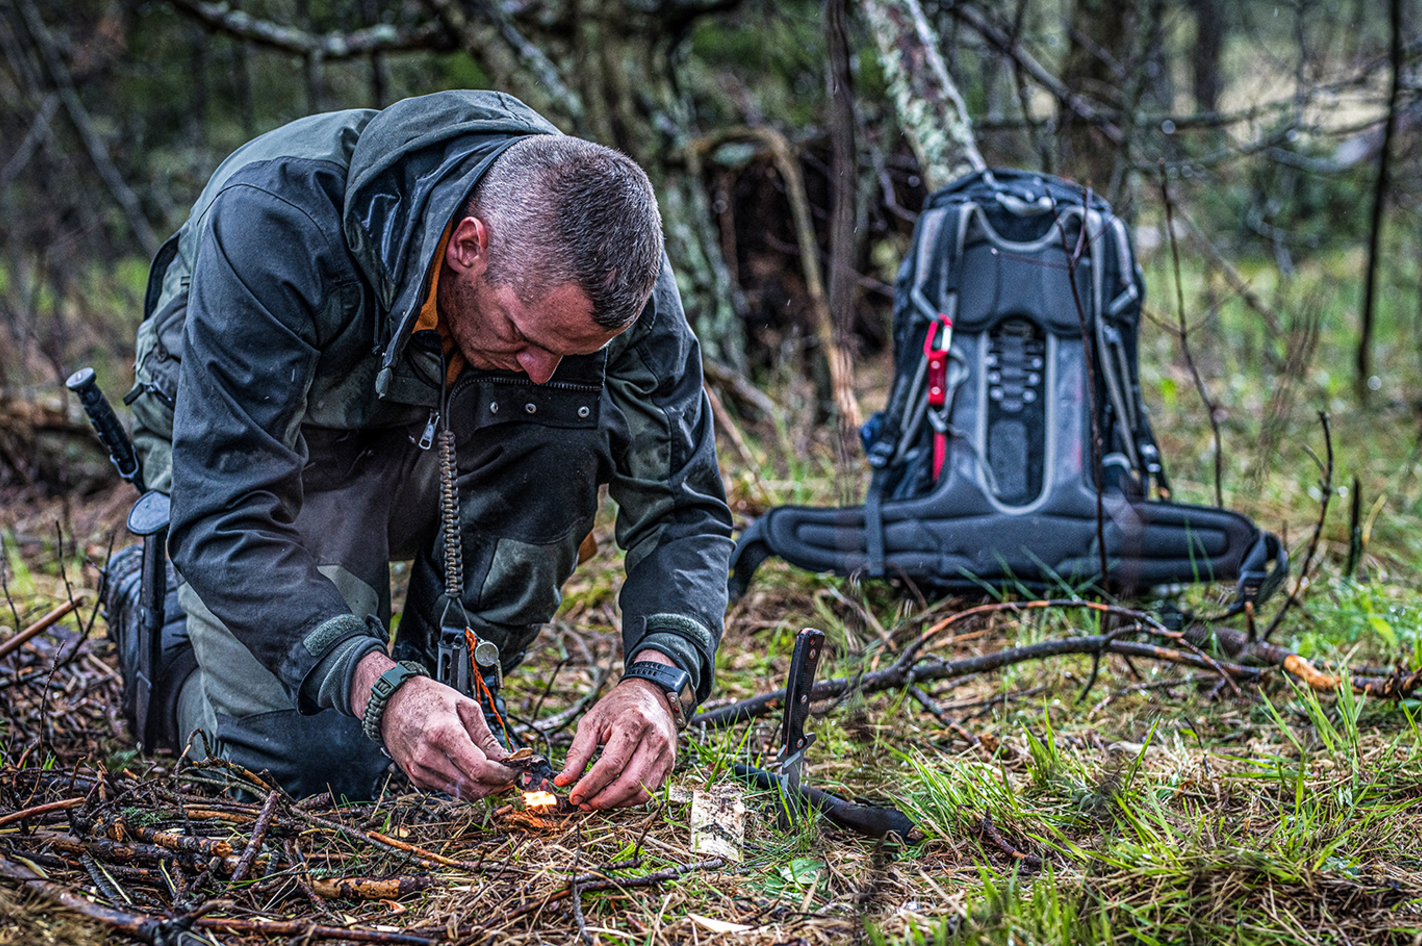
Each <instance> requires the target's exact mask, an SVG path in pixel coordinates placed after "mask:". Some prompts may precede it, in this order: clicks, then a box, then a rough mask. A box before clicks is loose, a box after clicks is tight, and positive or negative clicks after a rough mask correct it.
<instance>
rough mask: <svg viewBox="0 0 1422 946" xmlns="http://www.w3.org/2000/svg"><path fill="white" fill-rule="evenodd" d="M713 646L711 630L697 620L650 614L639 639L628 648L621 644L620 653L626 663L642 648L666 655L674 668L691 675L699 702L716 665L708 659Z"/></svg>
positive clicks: (705, 694) (710, 680) (708, 690)
mask: <svg viewBox="0 0 1422 946" xmlns="http://www.w3.org/2000/svg"><path fill="white" fill-rule="evenodd" d="M715 647H716V644H715V641H714V640H713V639H712V637H711V632H710V631H708V630H707V629H706V628H705V627H703V626H702V624H701V622H700V621H697V620H695V619H694V618H689V617H686V616H685V615H682V614H651V615H648V616H647V619H646V622H645V625H644V630H643V633H642V636H641V638H639V639H638V640H637V641H635V642H634V643H633V644H632V646H630V647H629V646H626V645H625V644H624V646H623V654H624V659H625V660H626V661H627V662H628V663H631V662H632V659H633V658H634V657H636V656H637V654H638V653H639V652H640V651H643V650H655V651H657V652H658V653H660V654H663V655H665V656H666V657H667V658H668V659H669V660H671V662H672V663H674V664H676V666H677V669H679V670H685V671H686V672H687V674H688V675H690V677H691V686H692V689H693V690H695V691H696V702H698V703H700V702H701V701H703V700H705V699H706V697H707V696H709V695H710V693H711V683H712V680H713V678H714V676H715V666H714V665H713V663H712V661H711V659H710V658H711V655H714V654H715Z"/></svg>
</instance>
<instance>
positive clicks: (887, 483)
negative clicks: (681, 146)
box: [730, 170, 1288, 610]
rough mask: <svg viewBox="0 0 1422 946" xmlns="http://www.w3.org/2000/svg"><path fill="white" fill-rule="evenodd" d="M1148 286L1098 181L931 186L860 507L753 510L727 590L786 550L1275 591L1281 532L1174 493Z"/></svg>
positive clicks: (980, 572)
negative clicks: (1092, 186)
mask: <svg viewBox="0 0 1422 946" xmlns="http://www.w3.org/2000/svg"><path fill="white" fill-rule="evenodd" d="M1073 283H1074V286H1073ZM1143 299H1144V284H1143V282H1142V277H1141V270H1140V267H1139V265H1137V263H1136V260H1135V257H1134V255H1133V254H1132V251H1131V244H1130V240H1129V237H1128V235H1127V231H1126V228H1125V225H1124V224H1123V223H1122V222H1121V220H1119V219H1118V218H1116V217H1115V216H1114V215H1112V213H1111V209H1110V207H1109V206H1107V204H1106V202H1105V201H1103V200H1100V199H1099V198H1094V197H1091V196H1090V195H1089V194H1088V193H1087V192H1086V191H1085V190H1084V189H1083V188H1081V187H1078V186H1077V185H1074V184H1070V183H1068V182H1066V181H1063V180H1060V179H1058V178H1054V177H1050V176H1048V175H1045V174H1033V173H1029V172H1023V171H1010V170H995V171H984V172H981V173H976V174H971V175H969V176H967V177H965V178H962V179H961V180H959V181H957V182H956V183H954V184H951V185H949V186H948V187H946V188H944V189H943V190H941V191H938V192H937V193H935V194H933V195H932V196H931V197H930V198H929V199H928V201H927V204H926V206H925V208H924V212H923V214H922V215H921V216H920V217H919V220H918V223H917V226H916V227H915V230H914V236H913V245H912V247H911V249H910V251H909V254H908V256H907V258H906V259H905V260H904V262H903V265H902V267H901V268H900V270H899V275H898V281H897V285H896V287H895V295H894V345H895V352H896V361H895V374H894V383H893V387H892V389H891V391H890V394H889V400H888V403H887V405H886V407H885V408H884V410H883V411H881V412H880V413H878V414H875V415H874V417H873V418H871V419H870V420H869V422H868V423H867V424H865V425H864V430H863V432H862V433H863V438H864V444H865V450H866V453H867V454H868V459H869V464H870V466H871V467H872V468H873V471H874V472H873V479H872V482H871V484H870V486H869V490H868V494H867V496H866V497H865V502H864V505H862V506H853V507H844V508H830V509H825V508H815V507H807V506H782V507H778V508H775V509H772V510H770V511H769V512H768V513H767V514H766V515H765V516H763V517H762V518H760V519H758V520H755V521H754V522H752V523H751V524H750V525H749V526H748V527H747V528H746V530H745V531H744V532H743V533H742V534H741V536H740V539H739V541H738V542H737V543H736V549H735V553H734V555H733V557H732V571H731V579H730V585H731V594H732V596H733V597H738V596H739V595H741V594H743V593H744V592H745V590H746V588H747V587H748V586H749V584H750V581H751V577H752V575H753V574H754V572H755V570H756V568H757V567H758V566H759V565H760V563H761V562H763V561H764V560H765V559H766V558H767V557H768V556H770V555H779V556H780V557H782V558H784V559H785V560H786V561H789V562H791V563H792V564H795V565H798V566H801V567H803V568H808V569H812V570H814V571H822V572H834V573H836V574H840V575H864V576H869V577H888V578H901V579H908V580H910V581H912V582H914V583H915V584H916V585H918V586H919V587H921V588H926V589H931V590H935V591H948V592H963V591H974V590H983V589H987V588H992V589H1001V588H1007V589H1014V590H1018V591H1032V592H1040V591H1043V590H1056V591H1062V592H1071V593H1075V592H1078V591H1082V590H1087V589H1094V590H1095V591H1110V592H1114V593H1122V594H1128V593H1131V592H1134V591H1138V590H1140V589H1143V588H1145V587H1148V586H1152V585H1161V584H1172V583H1179V582H1192V581H1211V580H1235V579H1238V580H1239V583H1240V590H1239V596H1238V598H1237V600H1236V602H1235V605H1234V606H1233V608H1232V610H1239V609H1242V608H1243V606H1244V603H1245V602H1246V601H1255V600H1262V598H1264V597H1266V596H1267V595H1268V594H1269V593H1270V592H1271V591H1272V590H1273V589H1274V588H1275V587H1276V586H1277V584H1278V583H1279V582H1280V581H1282V579H1283V578H1284V576H1285V574H1286V573H1287V563H1288V559H1287V555H1286V553H1285V552H1284V550H1283V547H1282V545H1281V544H1280V543H1279V541H1278V539H1277V538H1275V537H1274V536H1273V535H1271V534H1269V533H1266V532H1261V531H1260V530H1259V529H1258V528H1256V527H1255V525H1254V524H1253V523H1252V522H1250V521H1249V519H1247V518H1246V517H1244V516H1242V515H1240V514H1239V513H1236V512H1231V511H1229V510H1225V509H1216V508H1212V507H1204V506H1192V505H1184V504H1180V503H1173V502H1169V501H1168V497H1169V495H1170V490H1169V484H1168V482H1167V480H1166V477H1165V472H1164V470H1163V468H1162V465H1161V458H1160V452H1159V450H1158V449H1157V448H1156V443H1155V437H1154V435H1153V434H1152V432H1151V428H1150V423H1149V422H1148V420H1147V419H1146V412H1145V406H1144V404H1143V403H1142V401H1141V396H1140V383H1139V376H1138V370H1137V360H1136V348H1137V332H1138V327H1139V320H1140V312H1141V304H1142V301H1143ZM1093 417H1094V418H1095V424H1096V427H1097V429H1098V431H1099V437H1100V443H1101V445H1102V446H1101V448H1100V449H1099V450H1094V449H1093V444H1092V441H1093V430H1092V427H1093V424H1092V418H1093ZM1098 486H1099V488H1098ZM1152 488H1153V489H1154V491H1155V492H1156V494H1157V495H1159V496H1161V497H1162V499H1160V500H1150V499H1147V496H1148V494H1149V493H1150V492H1151V490H1152ZM1100 538H1104V540H1105V546H1106V555H1105V558H1106V562H1107V569H1106V574H1105V575H1104V576H1103V575H1102V568H1101V562H1102V555H1101V544H1100V541H1099V539H1100Z"/></svg>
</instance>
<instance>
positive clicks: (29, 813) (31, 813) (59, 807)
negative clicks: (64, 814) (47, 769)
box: [0, 798, 84, 824]
mask: <svg viewBox="0 0 1422 946" xmlns="http://www.w3.org/2000/svg"><path fill="white" fill-rule="evenodd" d="M82 804H84V799H83V798H66V799H64V800H63V801H52V802H47V803H46V804H43V805H35V806H34V807H32V808H26V809H24V810H23V811H12V812H10V813H9V814H8V815H4V816H0V824H9V823H10V822H12V821H23V820H25V819H26V818H38V817H40V816H41V815H47V814H50V813H51V812H55V811H64V810H66V809H69V808H78V807H79V806H80V805H82Z"/></svg>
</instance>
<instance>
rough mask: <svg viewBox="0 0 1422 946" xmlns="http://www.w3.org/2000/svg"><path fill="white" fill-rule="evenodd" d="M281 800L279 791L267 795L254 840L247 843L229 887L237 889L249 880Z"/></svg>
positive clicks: (253, 833) (233, 870) (254, 828)
mask: <svg viewBox="0 0 1422 946" xmlns="http://www.w3.org/2000/svg"><path fill="white" fill-rule="evenodd" d="M279 798H281V793H280V792H277V791H273V792H272V793H271V794H269V795H267V800H266V803H265V804H263V805H262V810H261V811H260V812H258V813H257V823H256V824H255V825H253V826H252V840H250V841H248V842H247V848H246V850H244V851H243V852H242V856H241V857H239V858H238V859H237V866H236V867H234V868H232V879H231V880H229V881H228V886H231V887H235V886H237V885H238V884H240V883H241V882H242V881H243V880H245V879H246V878H247V871H249V870H251V869H252V864H253V862H254V861H256V859H257V853H258V852H259V851H260V850H261V849H262V842H263V841H265V840H266V838H267V829H268V828H270V827H271V826H272V818H274V817H276V807H277V800H278V799H279Z"/></svg>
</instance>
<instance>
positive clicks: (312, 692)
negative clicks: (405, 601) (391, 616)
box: [296, 614, 386, 716]
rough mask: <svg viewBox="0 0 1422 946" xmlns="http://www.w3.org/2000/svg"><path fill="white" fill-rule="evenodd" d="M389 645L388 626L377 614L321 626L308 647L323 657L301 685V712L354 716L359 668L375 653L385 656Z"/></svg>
mask: <svg viewBox="0 0 1422 946" xmlns="http://www.w3.org/2000/svg"><path fill="white" fill-rule="evenodd" d="M385 643H386V632H385V625H384V624H382V623H381V621H380V619H379V618H377V617H376V616H375V615H373V614H372V615H368V616H366V617H365V618H364V619H362V618H358V617H356V616H355V615H354V614H343V615H340V616H338V617H334V618H332V619H331V620H329V621H326V622H324V623H323V624H320V625H318V626H317V627H316V629H315V630H313V631H312V632H311V633H310V634H308V635H306V639H305V641H304V644H305V646H306V649H307V650H308V651H310V652H311V653H313V654H318V653H319V654H321V657H320V659H319V660H318V661H317V662H316V665H315V666H314V667H312V668H311V670H310V671H309V672H308V673H307V674H306V677H305V678H304V679H303V680H302V681H301V689H300V691H299V693H298V695H297V701H296V708H297V711H298V712H300V713H301V714H302V715H303V716H310V715H312V714H313V713H319V712H320V711H321V710H327V709H334V710H335V711H336V712H338V713H340V714H341V715H343V716H353V715H354V714H353V713H352V712H351V684H352V682H353V681H354V679H355V671H356V665H357V664H359V663H360V662H361V659H362V658H363V657H365V655H366V654H369V653H371V652H372V651H377V650H378V651H382V652H384V651H385V650H386V646H385Z"/></svg>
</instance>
